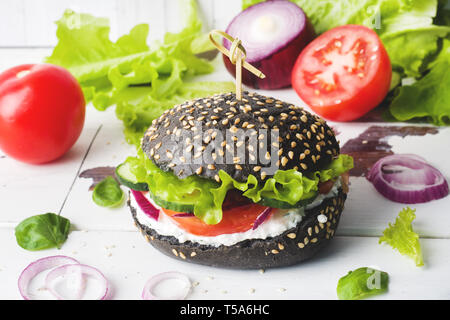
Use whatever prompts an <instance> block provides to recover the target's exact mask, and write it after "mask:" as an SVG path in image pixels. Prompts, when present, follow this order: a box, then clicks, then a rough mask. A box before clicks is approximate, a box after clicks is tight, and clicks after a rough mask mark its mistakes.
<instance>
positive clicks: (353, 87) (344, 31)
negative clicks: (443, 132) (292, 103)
mask: <svg viewBox="0 0 450 320" xmlns="http://www.w3.org/2000/svg"><path fill="white" fill-rule="evenodd" d="M391 77H392V69H391V62H390V60H389V56H388V54H387V52H386V49H385V48H384V46H383V44H382V42H381V40H380V38H379V37H378V35H377V34H376V33H375V32H374V31H373V30H371V29H369V28H367V27H364V26H358V25H345V26H341V27H336V28H334V29H331V30H329V31H327V32H325V33H323V34H322V35H320V36H319V37H317V38H316V39H315V40H314V41H312V42H311V43H310V44H309V45H308V46H307V47H306V48H305V49H304V50H303V51H302V53H301V54H300V55H299V57H298V58H297V61H296V64H295V66H294V69H293V71H292V86H293V87H294V89H295V91H296V92H297V94H298V95H299V96H300V98H301V99H302V100H303V101H304V102H305V103H306V104H308V105H309V106H310V107H311V109H313V111H315V112H316V113H318V114H319V115H321V116H323V117H324V118H326V119H329V120H333V121H351V120H355V119H357V118H359V117H361V116H362V115H364V114H365V113H367V112H368V111H370V110H371V109H373V108H375V107H376V106H377V105H378V104H380V103H381V101H383V99H384V98H385V96H386V94H387V93H388V91H389V87H390V83H391Z"/></svg>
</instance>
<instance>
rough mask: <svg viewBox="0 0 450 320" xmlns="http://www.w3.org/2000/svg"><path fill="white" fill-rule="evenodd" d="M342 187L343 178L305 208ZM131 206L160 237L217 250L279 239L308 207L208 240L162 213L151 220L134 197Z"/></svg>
mask: <svg viewBox="0 0 450 320" xmlns="http://www.w3.org/2000/svg"><path fill="white" fill-rule="evenodd" d="M341 184H342V181H341V177H339V178H338V180H337V181H336V182H335V183H334V185H333V187H332V188H331V190H330V191H329V192H328V193H327V194H320V195H318V196H317V198H316V199H315V200H314V202H312V203H310V204H309V205H307V206H306V209H312V208H314V207H316V206H318V205H320V204H321V203H322V202H323V200H324V199H326V198H331V197H334V196H336V195H337V194H338V189H339V187H340V186H341ZM152 203H153V202H152ZM132 204H133V206H134V207H136V208H137V214H136V218H137V220H138V221H139V222H140V223H141V224H142V225H145V226H147V227H149V228H152V229H154V230H155V231H156V232H157V233H159V234H160V235H165V236H173V237H175V238H177V239H178V241H179V242H180V243H183V242H186V241H191V242H196V243H199V244H203V245H209V246H214V247H218V246H220V245H225V246H231V245H234V244H236V243H238V242H241V241H243V240H247V239H266V238H269V237H276V236H278V235H280V234H282V233H283V232H285V231H286V230H289V229H291V228H293V227H295V226H296V225H297V224H298V223H299V222H300V221H302V218H303V216H304V213H305V207H303V208H295V209H289V210H283V209H276V210H277V211H276V212H274V213H273V214H272V217H271V218H270V219H268V220H266V221H264V222H263V223H262V224H261V225H260V226H258V228H256V229H255V230H252V229H250V230H248V231H245V232H237V233H232V234H222V235H218V236H214V237H205V236H198V235H194V234H190V233H188V232H186V231H185V230H183V229H181V228H180V227H178V226H177V225H176V224H175V223H174V222H173V221H172V220H171V219H170V218H169V217H168V216H166V215H165V214H160V215H159V219H158V221H156V220H154V219H152V218H150V217H148V216H147V215H146V214H145V213H144V212H143V211H142V210H140V209H139V206H138V205H137V203H136V201H135V200H134V198H133V197H132ZM153 205H154V206H155V207H157V208H159V206H157V205H155V204H154V203H153Z"/></svg>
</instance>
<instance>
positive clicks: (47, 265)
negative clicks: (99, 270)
mask: <svg viewBox="0 0 450 320" xmlns="http://www.w3.org/2000/svg"><path fill="white" fill-rule="evenodd" d="M76 264H79V262H78V261H77V260H75V259H73V258H71V257H67V256H52V257H46V258H42V259H39V260H36V261H34V262H32V263H30V264H29V265H28V266H27V267H26V268H25V269H24V270H23V271H22V273H21V274H20V276H19V280H18V286H19V292H20V295H21V296H22V297H23V298H24V299H25V300H32V297H31V296H30V295H29V294H28V286H29V284H30V282H31V280H33V279H34V277H36V276H37V275H38V274H39V273H41V272H43V271H45V270H49V269H52V268H55V267H58V266H61V265H76Z"/></svg>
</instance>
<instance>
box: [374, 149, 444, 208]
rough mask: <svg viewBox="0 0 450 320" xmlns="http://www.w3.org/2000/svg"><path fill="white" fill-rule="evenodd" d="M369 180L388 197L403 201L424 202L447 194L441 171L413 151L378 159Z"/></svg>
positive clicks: (410, 202)
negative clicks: (412, 152)
mask: <svg viewBox="0 0 450 320" xmlns="http://www.w3.org/2000/svg"><path fill="white" fill-rule="evenodd" d="M367 179H368V180H369V181H370V182H372V184H373V185H374V187H375V189H377V191H378V192H379V193H381V194H382V195H383V196H385V197H386V198H388V199H390V200H392V201H395V202H400V203H408V204H414V203H424V202H429V201H431V200H436V199H441V198H443V197H445V196H447V195H448V193H449V188H448V183H447V181H446V180H445V177H444V176H443V175H442V173H441V172H439V170H437V169H436V168H434V167H432V166H431V165H429V164H428V163H427V162H426V160H425V159H423V158H422V157H419V156H417V155H413V154H403V155H391V156H387V157H384V158H382V159H380V160H378V161H377V162H376V163H375V164H374V166H373V167H372V168H371V169H370V171H369V173H368V175H367Z"/></svg>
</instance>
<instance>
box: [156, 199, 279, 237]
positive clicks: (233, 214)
mask: <svg viewBox="0 0 450 320" xmlns="http://www.w3.org/2000/svg"><path fill="white" fill-rule="evenodd" d="M266 208H267V207H264V206H261V205H259V204H246V205H243V206H238V207H234V208H230V209H226V210H224V211H223V218H222V220H221V221H220V222H219V223H218V224H213V225H210V224H206V223H204V222H203V221H202V220H200V219H199V218H197V217H174V215H176V214H179V213H180V212H175V211H171V210H167V209H161V211H162V212H164V213H165V214H166V215H167V216H169V217H170V218H171V219H172V220H173V221H174V222H175V224H176V225H177V226H178V227H180V228H181V229H183V230H186V231H187V232H189V233H191V234H195V235H198V236H206V237H214V236H218V235H221V234H229V233H237V232H245V231H247V230H250V229H251V228H252V227H253V223H254V222H255V221H256V218H258V216H259V215H260V214H261V213H262V212H263V211H264V210H265V209H266ZM269 218H270V217H267V219H269Z"/></svg>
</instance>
